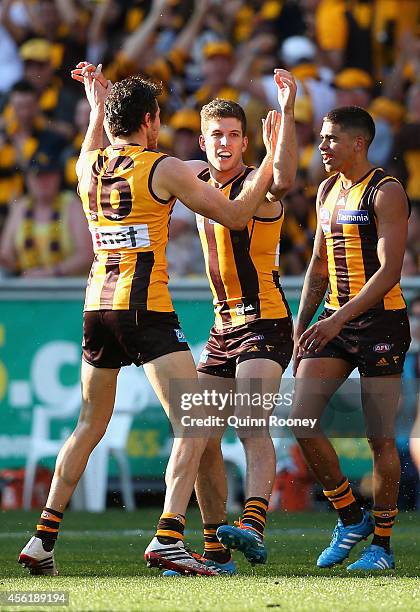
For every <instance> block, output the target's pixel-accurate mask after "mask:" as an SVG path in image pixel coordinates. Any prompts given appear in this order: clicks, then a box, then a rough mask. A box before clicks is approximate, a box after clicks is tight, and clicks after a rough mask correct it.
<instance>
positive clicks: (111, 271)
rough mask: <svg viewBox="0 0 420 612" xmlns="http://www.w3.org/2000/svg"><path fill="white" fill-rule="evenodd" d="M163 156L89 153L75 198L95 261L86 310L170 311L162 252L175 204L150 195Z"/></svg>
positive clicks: (121, 148)
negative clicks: (80, 205) (89, 235)
mask: <svg viewBox="0 0 420 612" xmlns="http://www.w3.org/2000/svg"><path fill="white" fill-rule="evenodd" d="M165 157H166V155H164V154H162V153H158V152H156V151H150V150H148V149H145V148H144V147H141V146H139V145H118V146H109V147H107V148H106V149H100V150H97V151H90V152H89V153H87V155H86V162H85V163H86V164H88V165H89V167H88V168H84V170H83V173H82V177H81V180H80V183H79V194H80V197H81V200H82V203H83V209H84V211H85V214H86V217H87V219H88V223H89V229H90V231H91V234H92V239H93V247H94V251H95V259H94V262H93V264H92V269H91V272H90V276H89V281H88V286H87V289H86V300H85V310H88V311H89V310H131V309H135V310H137V309H141V310H153V311H158V312H171V311H173V306H172V301H171V298H170V295H169V291H168V274H167V263H166V256H165V249H166V245H167V242H168V228H169V221H170V215H171V212H172V208H173V204H174V199H173V198H171V199H170V200H168V201H163V200H160V199H159V198H158V197H157V196H156V195H155V194H154V193H153V191H152V175H153V172H154V169H155V168H156V166H157V164H158V163H159V162H161V161H162V159H164V158H165Z"/></svg>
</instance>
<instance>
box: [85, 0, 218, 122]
mask: <svg viewBox="0 0 420 612" xmlns="http://www.w3.org/2000/svg"><path fill="white" fill-rule="evenodd" d="M106 3H107V4H108V5H110V4H112V2H110V0H105V4H106ZM170 4H171V2H170V0H153V1H152V6H151V9H150V12H149V14H148V15H147V17H146V19H145V20H144V21H143V22H142V23H141V25H140V26H139V27H138V28H137V29H136V30H135V31H134V32H133V33H132V34H130V35H129V36H128V37H127V38H126V39H125V40H124V43H123V45H122V48H121V49H120V50H119V51H118V52H117V54H116V55H115V57H114V58H113V60H112V61H111V62H109V63H107V62H105V74H106V76H107V78H108V79H109V80H111V81H112V82H115V81H119V80H121V79H123V78H125V77H127V76H130V75H132V74H137V73H143V74H145V75H146V76H149V77H151V78H152V79H155V80H159V81H162V83H163V85H164V92H163V94H162V95H161V96H160V98H159V104H160V106H161V112H162V116H164V115H165V110H166V106H167V105H168V104H169V102H170V99H169V89H170V85H171V82H172V79H173V78H174V77H175V76H178V77H183V76H184V68H185V63H186V61H187V59H188V57H189V54H190V50H191V48H192V46H193V43H194V40H195V38H196V37H197V35H198V33H199V32H200V29H201V27H202V25H203V22H204V19H205V17H206V14H207V11H208V8H209V6H210V0H195V1H194V10H193V13H192V15H191V17H190V19H189V20H188V21H187V22H186V23H185V26H184V27H183V29H182V30H181V31H180V33H179V34H178V35H177V37H176V39H175V41H174V43H173V45H172V46H171V49H170V51H168V52H167V53H166V54H162V53H161V52H160V51H159V49H158V47H157V45H156V36H157V32H158V29H159V27H160V26H161V24H162V21H163V19H164V17H165V14H166V12H167V11H168V9H169V7H170ZM99 11H100V9H99ZM106 19H107V13H106V10H105V9H103V10H102V12H101V13H100V17H98V18H97V20H96V21H95V28H94V30H93V31H91V43H95V44H96V45H99V44H101V42H102V43H103V41H104V39H105V38H106ZM171 97H172V96H171Z"/></svg>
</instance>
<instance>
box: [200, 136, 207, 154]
mask: <svg viewBox="0 0 420 612" xmlns="http://www.w3.org/2000/svg"><path fill="white" fill-rule="evenodd" d="M198 144H199V145H200V149H201V150H202V151H205V150H206V141H205V139H204V136H203V134H200V136H199V137H198Z"/></svg>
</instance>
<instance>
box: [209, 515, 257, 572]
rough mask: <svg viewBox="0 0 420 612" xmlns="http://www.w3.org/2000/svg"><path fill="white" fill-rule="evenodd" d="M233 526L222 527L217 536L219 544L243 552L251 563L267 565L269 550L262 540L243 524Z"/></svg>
mask: <svg viewBox="0 0 420 612" xmlns="http://www.w3.org/2000/svg"><path fill="white" fill-rule="evenodd" d="M237 525H238V526H237V527H234V526H232V525H221V526H220V527H219V528H218V529H217V531H216V536H217V539H218V540H219V542H221V543H222V544H223V546H225V547H226V548H231V549H236V550H239V551H240V552H242V553H243V554H244V556H245V558H246V559H247V561H249V562H250V563H252V564H253V565H254V564H255V563H265V562H266V561H267V550H266V548H265V546H264V542H263V540H262V538H261V537H260V536H259V535H258V534H257V533H256V532H255V531H253V530H251V529H247V528H246V525H245V524H244V523H242V522H239V523H237Z"/></svg>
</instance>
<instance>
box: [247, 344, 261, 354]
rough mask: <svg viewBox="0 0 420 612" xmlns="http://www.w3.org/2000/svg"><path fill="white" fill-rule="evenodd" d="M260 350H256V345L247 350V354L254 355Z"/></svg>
mask: <svg viewBox="0 0 420 612" xmlns="http://www.w3.org/2000/svg"><path fill="white" fill-rule="evenodd" d="M259 350H260V349H259V348H258V346H257V345H256V344H254V346H250V347H249V349H247V351H246V352H247V353H256V352H257V351H259Z"/></svg>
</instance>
